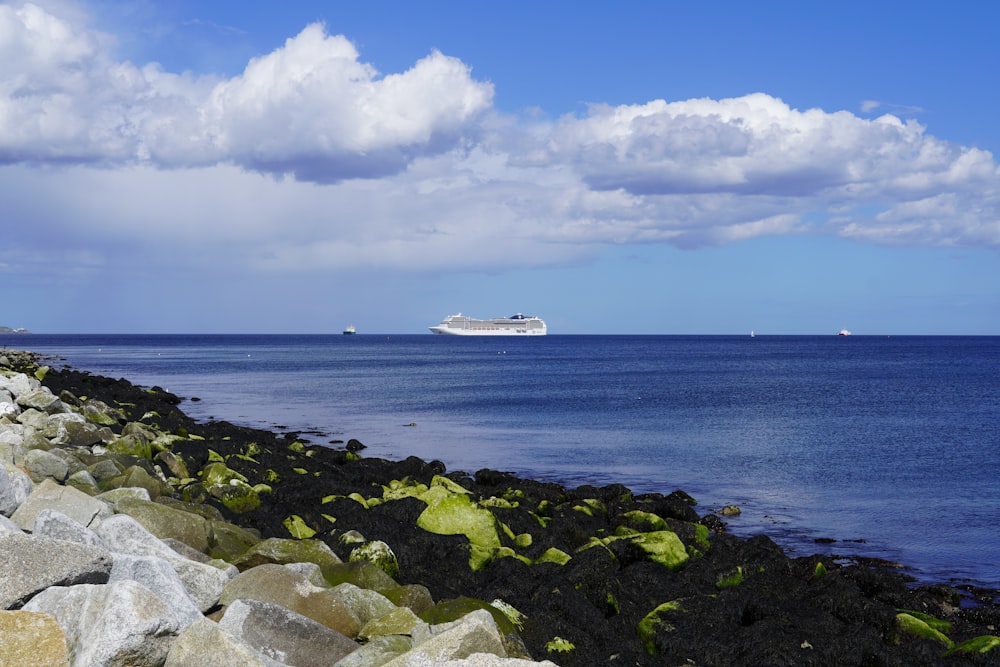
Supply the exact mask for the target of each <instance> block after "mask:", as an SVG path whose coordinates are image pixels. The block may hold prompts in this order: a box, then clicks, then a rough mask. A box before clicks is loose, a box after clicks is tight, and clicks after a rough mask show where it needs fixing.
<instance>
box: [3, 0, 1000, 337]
mask: <svg viewBox="0 0 1000 667" xmlns="http://www.w3.org/2000/svg"><path fill="white" fill-rule="evenodd" d="M997 25H1000V5H996V4H995V3H973V2H964V1H963V2H957V3H947V4H946V3H940V2H922V1H920V0H916V1H914V0H910V1H908V2H894V1H891V0H888V1H885V2H878V3H871V2H857V1H854V0H846V1H845V2H839V3H807V2H801V1H800V0H798V1H794V2H786V1H777V0H776V1H769V2H755V3H748V2H721V1H720V2H695V1H686V0H677V1H674V2H635V1H629V0H625V1H623V2H616V3H608V2H588V1H587V0H573V1H567V0H552V1H548V2H538V1H537V0H532V1H528V0H506V1H505V2H492V3H490V2H467V1H464V0H463V1H461V2H459V1H454V0H435V1H434V2H422V3H415V2H389V1H385V0H366V2H363V3H360V2H332V1H319V0H315V1H305V0H303V1H295V0H290V1H289V2H284V3H275V2H253V1H242V2H225V1H221V0H214V1H213V2H209V3H205V2H195V1H193V0H172V1H171V2H169V3H163V2H154V1H152V0H79V1H76V0H36V1H35V2H33V3H28V2H19V1H13V2H0V326H10V327H24V328H27V329H29V330H31V331H32V332H37V333H339V332H340V331H341V330H342V329H343V328H344V327H345V326H347V325H348V324H354V325H355V326H356V327H357V329H358V332H359V333H362V334H364V333H380V334H390V333H428V330H427V327H429V326H432V325H434V324H436V323H438V322H439V321H440V320H441V319H442V318H444V317H445V316H447V315H450V314H455V313H459V312H461V313H463V314H466V315H472V316H474V317H484V318H485V317H497V316H504V315H510V314H512V313H515V312H523V313H525V314H529V315H537V316H539V317H542V318H543V319H545V320H546V322H547V324H548V327H549V333H550V334H560V333H563V334H745V333H748V332H749V331H751V330H753V331H755V332H756V333H757V334H758V335H764V334H834V333H836V332H837V331H839V330H840V329H842V328H847V329H850V330H851V331H852V332H854V333H855V334H870V335H910V334H914V335H916V334H931V335H938V334H941V335H945V334H958V335H1000V168H998V163H997V157H996V156H997V154H998V151H1000V124H998V122H997V111H996V110H997V108H998V101H1000V100H998V97H1000V87H998V86H997V85H996V73H997V72H998V71H1000V50H997V49H996V48H995V44H996V39H995V29H996V26H997Z"/></svg>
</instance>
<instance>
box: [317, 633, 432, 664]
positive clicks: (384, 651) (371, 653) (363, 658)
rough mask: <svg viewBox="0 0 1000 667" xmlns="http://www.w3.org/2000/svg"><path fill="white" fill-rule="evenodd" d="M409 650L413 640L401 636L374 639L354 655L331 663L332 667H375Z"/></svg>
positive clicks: (351, 654)
mask: <svg viewBox="0 0 1000 667" xmlns="http://www.w3.org/2000/svg"><path fill="white" fill-rule="evenodd" d="M411 648H413V640H412V639H411V638H409V637H405V636H403V635H387V636H385V637H376V638H375V639H372V640H371V641H370V642H368V643H367V644H364V645H363V646H362V647H361V648H359V649H358V650H357V651H355V652H354V653H350V654H348V655H346V656H344V657H343V658H341V659H340V660H338V661H337V662H335V663H333V667H376V666H377V665H384V664H385V663H387V662H389V661H390V660H392V659H393V658H395V657H398V656H400V655H403V654H404V653H407V652H408V651H409V650H410V649H411Z"/></svg>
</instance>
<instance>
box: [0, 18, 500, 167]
mask: <svg viewBox="0 0 1000 667" xmlns="http://www.w3.org/2000/svg"><path fill="white" fill-rule="evenodd" d="M108 41H109V40H108V39H102V36H101V35H100V34H99V33H96V32H94V31H89V30H86V29H84V28H80V27H76V26H74V25H73V24H71V23H69V22H68V21H66V20H64V19H62V18H60V17H57V16H55V15H52V14H50V13H48V12H46V11H45V10H43V9H42V8H40V7H38V6H36V5H32V4H26V5H23V6H21V7H20V8H16V9H15V8H13V7H11V6H7V5H0V58H2V61H3V62H5V63H7V64H8V65H11V66H9V67H6V66H5V67H4V69H3V70H0V161H2V162H8V163H11V162H45V161H60V162H70V163H73V162H76V163H105V164H107V163H119V164H121V163H126V162H133V163H147V164H151V165H154V166H157V167H168V168H179V167H191V166H204V165H211V164H221V163H233V164H236V165H238V166H242V167H245V168H247V169H251V170H255V171H261V172H267V173H274V174H284V173H291V174H294V175H295V176H296V177H297V178H300V179H302V180H310V181H316V182H335V181H339V180H343V179H347V178H370V177H377V176H384V175H386V174H391V173H395V172H398V171H400V170H401V169H403V168H405V166H406V165H407V163H408V162H410V161H411V160H412V159H414V158H415V157H417V156H420V155H423V154H428V153H435V152H440V151H443V150H447V149H449V148H451V147H453V146H454V145H456V143H457V142H459V141H460V140H461V139H462V138H463V137H464V136H465V135H466V134H467V133H468V132H471V131H473V130H474V129H475V128H474V125H473V122H474V121H475V119H476V118H477V117H478V116H479V115H480V114H481V113H483V112H484V111H485V110H487V109H488V108H489V106H490V104H491V100H492V95H493V89H492V86H491V85H490V84H489V83H485V82H481V81H476V80H474V79H473V78H472V76H471V72H470V70H469V68H468V67H467V66H465V65H464V64H463V63H462V62H461V61H459V60H457V59H455V58H451V57H448V56H445V55H443V54H441V53H439V52H436V51H435V52H432V53H431V54H430V55H428V56H427V57H425V58H423V59H421V60H420V61H418V62H417V63H416V64H415V65H414V66H413V67H412V68H410V69H409V70H407V71H406V72H402V73H399V74H391V75H388V76H380V74H379V73H378V72H377V71H376V70H375V69H374V68H373V67H372V66H370V65H368V64H365V63H363V62H361V61H360V60H359V54H358V52H357V51H356V50H355V49H354V47H353V45H352V44H351V43H350V42H349V41H348V40H347V39H346V38H344V37H343V36H331V35H328V34H327V33H326V29H325V27H324V26H323V25H321V24H313V25H309V26H307V27H306V28H305V29H304V30H302V32H301V33H300V34H298V35H297V36H295V37H292V38H289V39H288V40H287V41H286V42H285V44H284V46H282V47H281V48H279V49H277V50H275V51H274V52H272V53H270V54H267V55H265V56H261V57H259V58H256V59H254V60H252V61H251V62H250V63H249V64H248V65H247V67H246V70H245V71H244V72H243V73H242V75H240V76H237V77H235V78H232V79H229V80H217V79H214V78H212V77H201V78H198V77H193V76H191V75H175V74H170V73H168V72H164V71H163V70H162V68H161V67H159V66H158V65H156V64H149V65H145V66H142V67H138V66H135V65H133V64H131V63H128V62H115V61H113V59H112V58H111V57H110V55H109V51H108V49H107V42H108ZM14 63H16V65H13V64H14Z"/></svg>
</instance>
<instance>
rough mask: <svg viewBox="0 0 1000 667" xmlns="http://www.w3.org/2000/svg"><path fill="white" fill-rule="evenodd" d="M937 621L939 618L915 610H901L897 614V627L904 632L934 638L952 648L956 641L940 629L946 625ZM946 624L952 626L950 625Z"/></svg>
mask: <svg viewBox="0 0 1000 667" xmlns="http://www.w3.org/2000/svg"><path fill="white" fill-rule="evenodd" d="M935 621H937V619H934V618H933V617H928V616H927V615H926V614H915V613H914V612H900V613H898V614H896V627H897V628H898V629H899V631H900V632H902V633H903V634H906V635H912V636H914V637H923V638H925V639H933V640H934V641H937V642H941V643H942V644H944V645H945V646H947V647H948V648H952V647H953V646H954V645H955V643H954V642H953V641H951V640H950V639H948V637H947V636H946V635H945V634H944V633H943V632H942V631H941V630H940V629H939V628H943V627H944V626H942V625H940V623H941V622H940V621H938V622H935ZM945 625H946V626H947V627H949V628H950V625H947V624H945Z"/></svg>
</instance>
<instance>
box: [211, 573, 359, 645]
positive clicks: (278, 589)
mask: <svg viewBox="0 0 1000 667" xmlns="http://www.w3.org/2000/svg"><path fill="white" fill-rule="evenodd" d="M236 600H259V601H261V602H269V603H271V604H276V605H279V606H282V607H285V608H286V609H291V610H292V611H294V612H296V613H299V614H301V615H303V616H306V617H308V618H311V619H312V620H314V621H316V622H317V623H320V624H322V625H325V626H326V627H328V628H330V629H332V630H336V631H337V632H339V633H341V634H343V635H346V636H348V637H354V636H356V635H357V634H358V631H359V630H360V629H361V622H360V621H359V620H358V617H357V616H355V615H354V613H353V612H352V611H351V609H350V608H349V607H348V605H347V604H345V603H344V601H343V600H341V599H340V598H339V597H338V596H337V595H336V594H335V593H333V592H332V591H331V590H330V589H328V588H320V587H318V586H313V585H312V584H311V583H309V581H308V580H307V579H306V578H305V577H304V576H302V575H301V574H299V573H298V572H294V571H292V570H290V569H289V568H287V567H285V566H283V565H276V564H264V565H258V566H257V567H255V568H252V569H250V570H247V571H246V572H243V573H241V574H240V575H239V576H238V577H236V578H234V579H233V580H232V581H231V582H229V584H228V585H227V586H226V588H225V590H224V591H223V593H222V597H221V599H220V600H219V601H220V603H221V604H223V605H229V604H232V603H233V602H235V601H236Z"/></svg>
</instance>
